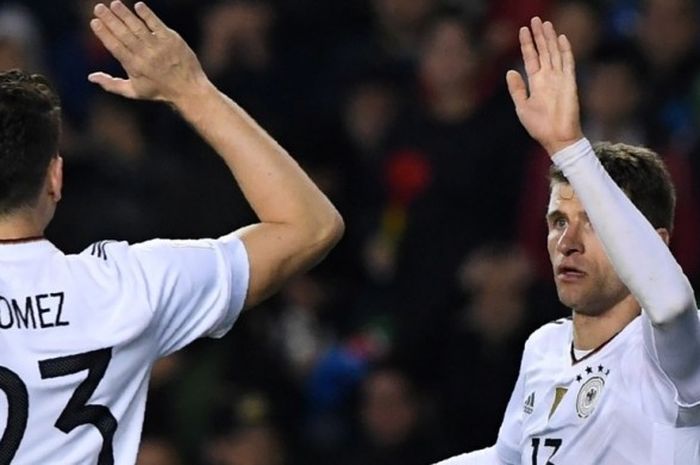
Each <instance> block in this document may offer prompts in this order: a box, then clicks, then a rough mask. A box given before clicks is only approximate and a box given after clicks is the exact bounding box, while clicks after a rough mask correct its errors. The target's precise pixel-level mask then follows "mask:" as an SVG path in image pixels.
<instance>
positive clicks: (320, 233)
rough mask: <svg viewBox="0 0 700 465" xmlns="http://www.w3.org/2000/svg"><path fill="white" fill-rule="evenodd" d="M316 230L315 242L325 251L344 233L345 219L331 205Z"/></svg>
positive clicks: (333, 245)
mask: <svg viewBox="0 0 700 465" xmlns="http://www.w3.org/2000/svg"><path fill="white" fill-rule="evenodd" d="M316 232H317V240H316V242H317V243H318V244H319V245H321V246H322V248H323V249H324V251H325V252H328V251H330V249H332V248H333V247H335V245H336V244H337V243H338V242H340V239H342V237H343V234H345V221H344V220H343V217H342V216H341V214H340V212H338V210H336V209H335V208H333V207H332V208H331V209H330V211H329V212H328V214H327V215H326V218H324V219H323V220H322V221H321V222H320V225H319V228H317V230H316Z"/></svg>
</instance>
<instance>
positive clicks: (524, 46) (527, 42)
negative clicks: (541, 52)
mask: <svg viewBox="0 0 700 465" xmlns="http://www.w3.org/2000/svg"><path fill="white" fill-rule="evenodd" d="M519 38H520V52H521V53H522V55H523V63H524V64H525V72H526V73H527V75H528V76H532V75H533V74H535V73H536V72H537V71H539V70H540V58H539V56H538V55H537V49H536V48H535V43H534V42H533V41H532V34H531V33H530V29H528V28H527V27H525V26H523V27H521V28H520V33H519Z"/></svg>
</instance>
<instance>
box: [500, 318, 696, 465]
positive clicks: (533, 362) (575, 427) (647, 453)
mask: <svg viewBox="0 0 700 465" xmlns="http://www.w3.org/2000/svg"><path fill="white" fill-rule="evenodd" d="M571 341H572V322H571V320H570V319H562V320H558V321H557V322H555V323H550V324H547V325H545V326H543V327H542V328H540V329H539V330H537V331H536V332H535V333H533V334H532V335H531V336H530V338H529V340H528V342H527V343H526V345H525V350H524V353H523V360H522V365H521V371H520V376H519V378H518V381H517V383H516V387H515V389H514V391H513V395H512V397H511V400H510V403H509V404H508V408H507V410H506V415H505V418H504V420H503V424H502V426H501V430H500V432H499V437H498V441H497V443H496V452H497V455H498V457H500V459H501V460H503V461H505V462H506V463H509V464H520V465H699V464H700V403H697V404H694V405H685V404H683V403H682V402H681V401H679V399H678V397H677V390H676V388H675V387H674V385H673V384H672V383H671V381H670V380H669V378H668V377H667V376H666V375H665V374H664V372H663V371H662V369H661V368H660V365H659V362H658V356H657V355H656V353H655V349H654V348H653V335H652V326H651V323H650V321H649V319H648V317H647V316H646V315H642V316H639V317H637V318H636V319H635V320H634V321H633V322H632V323H630V324H629V325H627V326H626V327H625V328H624V329H623V330H622V331H621V332H620V333H619V334H618V335H617V336H615V337H614V338H613V339H611V340H610V341H608V343H606V344H604V345H603V346H602V347H600V348H599V349H597V350H595V351H594V352H591V353H590V354H588V355H587V356H585V357H584V358H582V359H580V360H578V361H575V359H574V357H573V354H572V343H571ZM678 343H679V344H682V343H683V341H678ZM698 363H700V360H698Z"/></svg>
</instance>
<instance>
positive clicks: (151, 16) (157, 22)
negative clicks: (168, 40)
mask: <svg viewBox="0 0 700 465" xmlns="http://www.w3.org/2000/svg"><path fill="white" fill-rule="evenodd" d="M134 10H135V11H136V14H137V15H139V18H141V19H142V20H143V22H145V23H146V26H148V28H149V29H150V30H151V31H152V32H153V33H155V34H162V33H164V32H165V31H167V30H168V26H166V25H165V23H163V21H161V19H160V18H159V17H158V16H156V14H155V13H154V12H153V10H151V9H150V8H149V7H148V5H146V4H145V3H143V2H138V3H137V4H136V5H134Z"/></svg>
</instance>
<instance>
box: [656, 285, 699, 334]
mask: <svg viewBox="0 0 700 465" xmlns="http://www.w3.org/2000/svg"><path fill="white" fill-rule="evenodd" d="M662 297H663V301H662V302H659V304H658V305H653V304H651V305H649V306H648V307H647V312H648V314H649V318H650V319H651V321H652V322H653V323H654V324H655V325H664V324H667V323H671V322H673V321H675V320H676V319H678V318H679V317H680V316H681V315H683V314H684V313H686V312H687V311H689V310H692V311H694V310H695V297H694V295H693V293H692V290H686V289H678V290H677V291H676V292H673V293H669V294H666V295H663V296H662Z"/></svg>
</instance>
